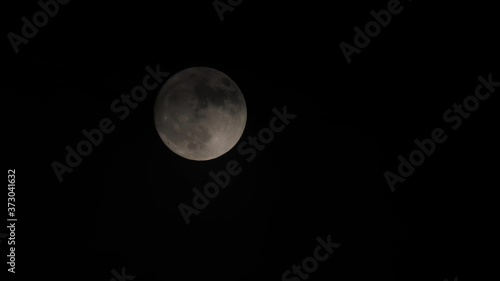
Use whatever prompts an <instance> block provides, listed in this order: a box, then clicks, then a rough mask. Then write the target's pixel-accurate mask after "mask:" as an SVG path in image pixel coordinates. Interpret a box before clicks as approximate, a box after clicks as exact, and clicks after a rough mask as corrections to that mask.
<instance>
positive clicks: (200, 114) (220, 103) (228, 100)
mask: <svg viewBox="0 0 500 281" xmlns="http://www.w3.org/2000/svg"><path fill="white" fill-rule="evenodd" d="M154 120H155V126H156V130H157V131H158V134H159V135H160V138H161V140H162V141H163V143H165V145H166V146H167V147H168V148H169V149H170V150H172V151H173V152H174V153H176V154H177V155H179V156H182V157H184V158H186V159H190V160H197V161H204V160H210V159H214V158H217V157H219V156H221V155H223V154H224V153H226V152H228V151H229V150H231V148H233V147H234V146H235V145H236V143H237V142H238V140H239V139H240V137H241V135H242V134H243V130H244V129H245V125H246V121H247V107H246V103H245V98H244V97H243V94H242V93H241V90H240V89H239V88H238V86H237V85H236V83H235V82H234V81H233V80H232V79H231V78H229V76H227V75H226V74H224V73H222V72H220V71H218V70H216V69H213V68H209V67H191V68H187V69H184V70H182V71H180V72H178V73H176V74H175V75H174V76H172V77H171V78H170V79H168V81H167V82H166V83H165V85H163V87H162V88H161V89H160V92H159V93H158V96H157V97H156V101H155V106H154Z"/></svg>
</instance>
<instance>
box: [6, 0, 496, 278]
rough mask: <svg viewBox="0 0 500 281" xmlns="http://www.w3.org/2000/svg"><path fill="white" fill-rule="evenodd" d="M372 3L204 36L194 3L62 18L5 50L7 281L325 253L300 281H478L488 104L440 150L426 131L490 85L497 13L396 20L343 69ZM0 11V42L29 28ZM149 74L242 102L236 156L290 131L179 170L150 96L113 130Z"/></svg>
mask: <svg viewBox="0 0 500 281" xmlns="http://www.w3.org/2000/svg"><path fill="white" fill-rule="evenodd" d="M270 2H272V3H270ZM387 2H388V1H336V2H333V3H332V2H331V1H327V2H320V1H314V2H305V1H295V2H294V1H252V0H246V1H244V2H243V3H242V4H241V5H239V6H237V7H236V8H235V9H234V11H233V12H230V13H229V12H228V13H226V14H225V20H224V21H223V22H221V21H220V20H219V18H218V16H217V13H216V12H215V10H214V8H213V6H212V1H210V0H209V1H196V2H195V1H178V2H177V3H174V2H172V1H129V2H127V1H107V2H106V3H102V1H76V0H73V1H71V2H70V3H68V4H66V5H62V6H60V11H59V13H58V14H57V15H56V16H55V17H54V18H52V19H50V21H49V23H48V24H47V26H45V27H43V28H40V30H39V32H38V34H37V35H36V36H35V37H34V38H33V39H30V41H29V43H28V44H26V45H21V46H20V51H19V53H18V54H14V51H13V49H12V48H11V46H10V43H9V41H8V39H7V36H4V41H3V42H4V46H6V47H7V48H6V51H5V52H4V54H5V56H4V57H5V60H4V61H5V64H4V66H5V71H4V74H3V75H2V76H3V77H2V80H3V82H2V85H1V88H2V94H3V96H4V97H5V98H4V102H5V105H4V108H6V109H7V113H6V117H5V122H6V126H7V127H6V130H5V131H4V140H5V141H6V143H5V144H4V150H5V154H6V155H7V157H6V164H5V165H7V166H6V167H5V168H6V169H7V168H8V169H12V168H15V169H16V200H17V202H16V203H17V204H16V210H17V217H18V220H19V221H18V222H17V228H16V243H17V244H16V245H17V248H16V271H17V273H16V277H17V278H18V279H19V280H28V279H27V278H28V276H31V278H33V277H34V276H38V277H40V278H48V279H51V280H68V279H70V280H102V281H108V280H110V279H111V278H112V277H113V275H112V273H111V270H112V269H116V270H117V271H121V270H120V269H121V268H122V267H125V268H126V272H127V273H128V274H130V275H134V276H136V277H135V279H134V280H137V281H141V280H169V279H177V280H205V279H207V280H280V279H281V276H282V274H283V272H284V271H286V270H287V269H289V268H290V267H291V266H292V265H293V264H301V263H302V260H303V259H304V258H305V257H307V256H310V255H311V254H312V251H313V250H314V248H315V247H316V245H317V243H316V241H315V240H316V237H318V236H319V237H323V238H326V236H328V235H329V234H331V235H332V238H333V239H332V240H334V241H335V242H338V243H341V247H340V248H339V249H337V250H336V251H335V252H334V253H333V254H332V255H331V256H330V258H329V259H328V260H327V261H325V262H322V263H321V264H320V266H319V268H318V270H317V271H316V272H314V273H312V275H311V277H310V280H369V279H375V280H379V279H380V280H436V281H442V280H444V279H445V278H448V279H452V278H453V277H455V276H458V277H459V280H480V279H482V277H484V276H488V275H489V274H490V270H491V269H493V262H492V261H490V259H489V255H488V252H489V249H490V248H491V241H492V238H493V237H494V235H493V233H492V231H493V229H494V224H495V219H494V218H495V216H494V214H495V212H498V210H497V209H498V208H496V202H497V200H495V197H494V190H495V189H496V187H498V178H497V177H496V173H497V172H498V160H497V154H494V153H493V149H495V148H496V147H497V146H498V143H499V141H498V136H497V132H498V122H495V121H494V119H495V120H496V119H497V118H498V115H497V114H495V113H496V110H497V107H496V104H498V97H497V96H496V95H497V94H498V92H500V90H497V92H496V93H494V94H493V95H492V96H491V97H490V98H489V99H488V100H486V101H484V102H481V104H480V106H479V109H478V110H477V111H476V112H474V113H472V115H471V117H470V118H469V119H468V120H465V121H464V123H463V124H462V126H461V127H460V128H459V129H458V130H456V131H452V130H450V129H449V126H448V125H447V124H445V123H444V122H443V119H442V115H443V113H444V112H445V110H446V109H448V108H450V107H452V105H453V104H454V103H461V102H462V101H463V99H464V98H465V97H466V96H469V95H471V94H473V93H474V89H475V87H476V85H477V83H478V81H477V77H478V76H479V75H482V76H484V77H486V76H487V75H488V74H490V73H493V77H494V80H500V76H499V73H498V65H499V60H498V56H497V55H498V50H499V49H500V48H499V44H498V23H496V20H497V19H498V12H495V8H494V6H493V4H490V2H488V1H483V2H484V3H481V2H480V1H475V2H474V3H472V2H469V1H464V2H453V3H446V4H437V3H435V1H416V0H414V1H412V2H408V1H402V2H401V3H402V5H403V7H404V9H403V11H402V12H401V13H400V14H398V15H395V16H393V18H392V21H391V23H390V24H389V26H388V27H386V28H383V29H382V32H381V33H380V35H379V36H377V37H376V38H374V39H372V41H371V43H370V45H369V46H368V47H366V48H365V49H363V50H362V51H361V53H360V54H359V55H353V57H352V59H353V60H352V63H350V64H348V63H347V62H346V60H345V58H344V56H343V54H342V52H341V50H340V48H339V44H340V43H341V42H342V41H345V42H347V43H349V44H353V36H354V31H353V28H354V27H355V26H358V27H361V28H363V27H364V25H365V24H366V22H368V21H370V20H371V19H372V17H371V16H370V14H369V12H370V10H376V11H378V10H380V9H384V8H386V7H387ZM5 5H7V3H5ZM11 5H12V6H11ZM13 5H14V4H13V3H9V5H8V6H9V7H7V6H5V10H4V13H3V14H4V16H3V18H5V19H6V21H5V24H3V26H4V27H5V28H6V30H5V32H4V34H5V35H6V34H7V33H8V32H14V33H17V34H20V30H21V27H22V22H21V20H20V19H21V17H23V16H26V17H28V18H31V17H32V15H33V13H34V12H36V11H38V10H39V9H40V8H39V6H38V4H37V3H36V1H24V2H16V3H15V6H13ZM494 22H495V23H494ZM157 64H160V66H161V69H162V70H163V71H166V72H170V73H171V74H174V73H176V72H178V71H180V70H182V69H185V68H188V67H192V66H208V67H213V68H215V69H218V70H221V71H223V72H224V73H226V74H228V75H229V76H230V77H231V78H232V79H233V80H234V81H235V82H236V83H237V84H238V86H239V87H240V88H241V90H242V92H243V94H244V96H245V99H246V102H247V108H248V120H247V126H246V128H245V132H244V134H243V137H242V140H243V139H246V138H247V137H248V136H250V135H256V134H257V133H258V131H259V130H260V129H261V128H264V127H267V126H268V122H269V120H270V119H271V117H272V116H273V113H272V109H273V108H275V107H276V108H278V109H281V108H283V106H286V107H287V109H288V111H289V112H290V113H294V114H297V118H296V119H294V120H293V121H292V122H291V124H290V125H289V126H287V127H286V129H285V130H284V131H283V132H281V133H279V134H276V135H275V138H274V141H273V142H272V143H270V144H269V145H267V146H266V148H265V150H264V151H261V152H259V153H258V155H257V157H256V159H255V161H252V162H250V163H247V162H246V161H245V160H244V157H243V156H241V155H239V154H238V153H237V151H236V150H231V151H230V152H229V153H227V154H225V155H223V156H222V157H220V158H218V159H216V160H212V161H207V162H193V161H189V160H185V159H183V158H180V157H178V156H177V155H175V154H174V153H172V152H171V151H169V150H168V148H167V147H165V145H164V144H163V143H162V142H161V140H160V138H159V137H158V135H157V133H156V130H155V127H154V122H153V111H152V109H153V105H154V100H155V97H156V94H157V91H158V90H159V88H157V89H156V90H153V91H151V92H149V93H148V98H147V99H146V100H145V101H143V102H141V103H140V104H139V106H138V108H137V109H135V110H133V111H131V114H130V116H129V117H128V118H127V119H125V120H123V121H121V120H119V119H117V118H116V117H117V116H116V114H114V113H113V112H111V110H110V104H111V102H112V101H113V100H115V99H117V98H119V96H120V94H121V93H130V90H131V89H132V88H133V87H134V86H136V85H139V84H141V83H142V77H144V75H145V74H146V71H145V67H146V66H148V65H149V66H152V67H153V68H154V66H155V65H157ZM104 117H109V118H112V119H113V120H114V124H115V125H116V129H115V131H114V132H112V133H111V134H109V135H106V136H105V138H104V141H103V143H102V144H101V145H99V146H98V147H96V148H94V150H93V152H92V154H91V155H90V156H87V157H84V159H83V161H82V164H81V165H80V166H78V167H77V168H75V170H74V171H73V172H72V173H70V174H65V175H64V181H63V182H62V183H59V182H58V180H57V177H56V176H55V174H54V172H53V170H52V168H51V163H52V162H53V161H58V162H61V163H63V161H64V157H65V155H66V152H65V149H64V148H65V146H66V145H70V146H72V147H75V146H76V144H77V143H78V142H79V141H81V140H82V139H84V137H83V135H82V134H81V130H83V129H87V130H90V129H93V128H97V127H98V124H99V121H100V120H101V119H102V118H104ZM436 127H442V128H444V129H445V130H446V132H447V135H448V139H447V141H446V142H445V143H444V144H441V145H438V147H437V149H436V152H435V153H434V154H433V155H432V156H430V157H428V158H427V159H426V160H425V163H424V164H423V165H422V166H420V167H417V168H416V171H415V173H414V174H413V175H412V176H410V177H409V178H408V179H407V180H406V181H405V182H404V183H402V184H398V185H397V187H396V192H394V193H392V192H391V190H390V189H389V187H388V185H387V183H386V182H385V179H384V177H383V173H384V172H385V171H386V170H390V171H392V172H395V170H396V167H397V164H398V161H397V157H398V155H400V154H401V155H403V156H405V157H406V156H408V154H409V153H410V152H411V151H412V150H413V149H415V145H414V144H413V140H414V139H416V138H418V139H423V138H428V137H430V134H431V131H432V130H433V129H434V128H436ZM5 154H4V155H5ZM231 159H235V160H237V161H238V162H239V163H241V165H242V167H243V172H242V174H240V175H238V176H237V177H234V178H232V180H231V184H230V185H229V186H228V187H227V188H226V189H224V190H222V191H221V193H220V195H219V196H218V197H217V198H215V199H212V200H211V201H210V204H209V206H208V207H207V208H206V209H204V210H202V211H201V213H200V214H199V215H198V216H193V217H191V224H190V225H186V224H185V223H184V220H183V218H182V216H181V215H180V212H179V210H178V205H179V204H180V203H183V202H184V203H187V204H190V200H191V199H192V197H193V194H192V191H191V189H192V188H194V187H197V188H201V187H202V186H203V185H204V184H205V183H207V182H208V181H209V180H210V178H209V176H208V173H209V171H219V170H222V169H224V167H225V164H226V163H227V162H228V161H229V160H231ZM5 194H7V191H5ZM5 198H6V196H5ZM190 205H191V204H190ZM4 232H5V231H4ZM0 247H1V251H2V260H3V259H4V258H5V255H6V253H7V244H6V241H2V243H1V244H0ZM4 253H5V254H4ZM3 264H5V263H3ZM4 271H6V268H5V270H4ZM11 277H12V276H11Z"/></svg>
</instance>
